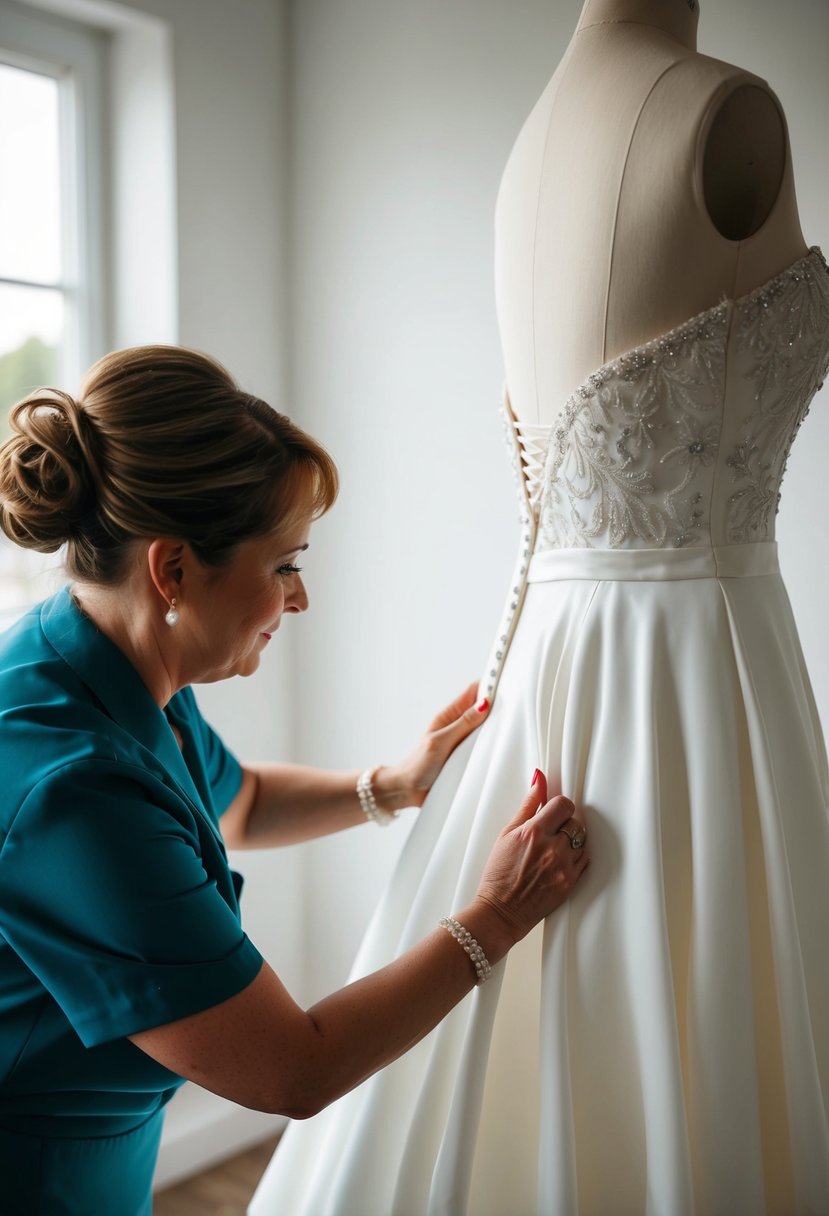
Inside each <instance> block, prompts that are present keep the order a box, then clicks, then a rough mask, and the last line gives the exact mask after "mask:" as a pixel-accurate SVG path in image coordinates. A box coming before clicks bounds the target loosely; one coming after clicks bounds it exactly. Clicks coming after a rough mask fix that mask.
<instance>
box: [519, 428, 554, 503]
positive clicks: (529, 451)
mask: <svg viewBox="0 0 829 1216" xmlns="http://www.w3.org/2000/svg"><path fill="white" fill-rule="evenodd" d="M513 426H514V427H515V437H516V439H517V440H518V446H519V447H520V449H521V460H522V464H523V466H524V479H525V482H526V486H527V497H528V498H529V500H530V506H531V507H532V509H533V512H534V513H535V512H536V511H537V508H538V504H539V502H540V500H541V494H542V491H543V489H544V466H545V464H546V461H547V451H548V449H549V446H550V431H551V429H552V428H551V427H550V426H542V425H540V424H539V423H534V422H519V421H518V419H517V418H516V419H514V421H513Z"/></svg>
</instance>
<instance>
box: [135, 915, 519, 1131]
mask: <svg viewBox="0 0 829 1216" xmlns="http://www.w3.org/2000/svg"><path fill="white" fill-rule="evenodd" d="M457 916H458V919H459V920H460V921H461V923H463V924H465V925H466V926H467V927H468V929H469V930H470V932H471V933H472V934H473V935H474V936H475V937H476V939H477V940H478V941H479V942H480V944H481V946H482V947H483V949H484V950H485V951H486V953H487V955H488V956H489V958H490V961H491V962H493V963H495V962H497V961H498V959H500V958H502V957H503V955H504V954H505V953H506V951H507V950H508V949H509V947H510V945H511V944H512V941H513V940H514V933H513V932H512V931H511V929H510V926H509V925H508V924H507V923H506V922H505V920H504V918H503V916H502V915H501V914H500V913H499V912H498V911H497V910H496V909H494V908H493V907H492V906H490V905H489V904H488V903H487V902H486V901H485V900H482V899H476V900H475V901H474V902H473V903H471V904H469V905H468V906H467V907H466V908H464V909H462V910H460V911H459V912H457ZM475 983H476V973H475V969H474V966H473V964H472V963H471V961H470V959H469V958H468V956H467V955H465V954H464V952H463V949H462V948H461V947H460V946H459V945H458V943H457V942H456V941H454V940H453V939H452V937H451V936H450V935H449V934H448V933H447V932H446V931H445V930H444V929H440V928H436V929H435V930H434V931H433V932H432V933H430V934H429V935H428V937H426V938H425V939H424V940H423V941H421V942H419V943H418V944H417V945H415V946H413V947H412V948H411V949H410V950H408V951H406V953H405V954H404V955H402V956H401V957H400V958H398V959H396V960H395V961H394V962H392V963H390V964H389V965H388V966H386V967H383V968H382V969H381V970H380V971H376V972H374V973H372V974H371V975H368V976H366V977H365V978H364V979H361V980H358V981H356V982H355V983H353V984H350V985H349V986H348V987H347V988H342V989H340V990H339V991H337V992H334V993H332V994H331V995H330V996H327V997H325V998H324V999H323V1000H322V1001H319V1002H318V1003H317V1004H316V1005H314V1006H313V1007H312V1008H311V1009H309V1010H307V1011H303V1010H302V1009H301V1008H300V1007H299V1006H297V1005H296V1004H295V1002H294V1001H293V1000H292V999H291V997H290V995H289V994H288V993H287V991H286V990H285V988H284V986H283V985H282V983H281V982H280V980H279V978H278V977H277V976H276V975H275V974H274V972H273V971H271V969H270V968H269V967H268V966H267V965H264V966H263V967H262V969H261V971H260V972H259V975H258V976H257V977H256V979H255V980H254V981H253V982H252V983H251V984H250V985H249V986H248V987H247V988H246V989H244V991H242V992H241V993H239V994H237V995H236V996H234V997H231V998H230V999H229V1000H227V1001H225V1002H223V1003H222V1004H220V1005H217V1006H214V1007H213V1008H211V1009H206V1010H204V1011H202V1012H201V1013H197V1014H193V1015H191V1016H190V1017H186V1018H182V1019H181V1020H180V1021H178V1022H173V1023H170V1024H168V1025H166V1026H159V1027H155V1028H154V1029H152V1030H146V1031H142V1032H140V1033H138V1034H135V1035H132V1036H130V1037H131V1039H132V1041H133V1042H134V1043H135V1044H136V1046H138V1047H140V1048H141V1050H142V1051H145V1052H147V1054H148V1055H150V1056H152V1057H153V1059H155V1060H157V1061H158V1062H159V1063H161V1064H163V1065H164V1066H165V1067H166V1068H169V1069H171V1070H172V1071H173V1072H176V1073H178V1074H179V1075H180V1076H183V1077H187V1078H188V1079H190V1080H191V1081H195V1082H196V1083H197V1084H199V1085H202V1086H204V1087H205V1088H206V1089H210V1090H212V1091H213V1092H214V1093H217V1094H220V1095H222V1096H223V1097H225V1098H230V1099H231V1100H232V1101H234V1102H238V1103H240V1104H241V1105H243V1106H248V1107H251V1108H253V1109H256V1110H262V1111H268V1112H272V1113H278V1114H285V1115H289V1116H291V1117H292V1118H297V1119H304V1118H308V1117H310V1116H311V1115H314V1114H316V1113H317V1111H319V1110H321V1109H322V1108H323V1107H325V1106H327V1105H328V1104H329V1103H331V1102H333V1101H335V1100H336V1099H337V1098H339V1097H341V1096H342V1095H343V1094H344V1093H347V1092H348V1091H349V1090H351V1089H353V1088H354V1087H355V1086H356V1085H359V1084H360V1083H361V1082H362V1081H364V1080H366V1078H368V1077H370V1076H371V1075H372V1074H373V1073H375V1072H377V1071H378V1070H379V1069H381V1068H383V1067H384V1066H385V1065H386V1064H389V1063H391V1062H392V1061H393V1060H396V1059H397V1058H398V1057H399V1056H401V1055H403V1053H404V1052H405V1051H407V1050H408V1049H409V1048H410V1047H412V1046H413V1045H414V1044H415V1043H417V1042H418V1041H419V1040H420V1039H422V1038H423V1037H424V1036H425V1035H427V1034H428V1033H429V1032H430V1031H431V1030H433V1029H434V1027H435V1026H436V1025H437V1024H438V1023H439V1022H440V1021H441V1019H442V1018H444V1017H445V1016H446V1014H447V1013H449V1011H450V1010H451V1009H452V1008H454V1006H455V1005H457V1003H458V1002H459V1001H460V1000H462V999H463V997H464V996H465V995H466V994H467V993H468V992H469V991H470V990H471V989H472V988H473V987H474V985H475Z"/></svg>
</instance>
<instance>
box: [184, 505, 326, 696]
mask: <svg viewBox="0 0 829 1216" xmlns="http://www.w3.org/2000/svg"><path fill="white" fill-rule="evenodd" d="M310 526H311V525H310V522H309V521H306V522H304V523H300V524H297V525H294V526H293V527H291V528H290V529H289V530H287V531H284V530H283V531H280V532H278V533H274V534H271V535H269V536H264V537H260V538H257V539H256V540H250V541H245V542H244V543H243V544H242V545H240V546H239V549H238V552H237V554H236V557H235V558H234V560H233V562H232V564H231V565H230V566H228V567H227V568H226V569H223V570H222V571H221V572H220V573H219V575H218V576H217V575H216V573H215V572H212V574H211V573H209V572H205V581H204V585H203V587H202V588H201V589H200V596H199V598H200V599H201V602H200V603H199V604H198V606H197V621H198V623H197V625H196V629H197V630H198V634H197V637H196V638H194V641H195V642H196V645H197V648H198V656H197V658H196V666H197V667H198V668H199V669H200V674H199V675H198V676H197V677H196V679H197V680H198V682H200V683H207V682H210V681H214V680H223V679H226V678H227V677H228V676H232V675H239V676H249V675H251V674H252V673H253V672H254V671H256V669H257V667H258V666H259V658H260V656H261V654H262V651H263V650H264V649H265V647H266V646H267V645H268V642H269V641H270V639H271V636H272V634H274V633H275V632H276V630H277V629H278V628H279V623H280V621H281V619H282V615H283V613H285V612H304V611H305V609H306V608H307V607H308V596H307V595H306V593H305V587H304V586H303V584H302V578H301V577H300V574H299V568H298V559H299V557H300V554H301V553H302V552H303V550H305V549H306V548H307V547H308V533H309V531H310Z"/></svg>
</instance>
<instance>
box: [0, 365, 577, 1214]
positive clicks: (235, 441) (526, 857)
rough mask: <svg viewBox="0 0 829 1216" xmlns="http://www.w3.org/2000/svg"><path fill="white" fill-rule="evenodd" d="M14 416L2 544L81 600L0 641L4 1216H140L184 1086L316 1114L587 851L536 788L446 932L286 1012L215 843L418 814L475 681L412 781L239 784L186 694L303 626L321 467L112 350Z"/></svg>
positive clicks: (391, 1047)
mask: <svg viewBox="0 0 829 1216" xmlns="http://www.w3.org/2000/svg"><path fill="white" fill-rule="evenodd" d="M11 423H12V432H13V434H12V438H11V439H9V440H8V441H7V442H6V443H5V444H4V445H3V447H2V448H0V502H1V503H2V526H3V530H4V531H5V533H6V535H7V536H8V537H10V538H11V539H12V540H13V541H15V542H16V543H18V544H21V545H24V546H26V547H28V548H33V549H37V550H40V551H44V552H54V551H56V550H57V549H59V548H61V547H62V546H65V563H66V568H67V571H68V574H69V575H70V577H71V580H72V581H71V584H70V586H69V587H68V588H64V589H63V590H62V591H60V592H58V594H57V595H55V596H53V597H52V598H51V599H49V600H47V601H46V602H45V603H44V604H41V605H39V606H38V607H36V608H35V609H33V610H32V611H31V612H29V613H28V614H27V615H26V616H25V617H24V618H23V619H22V620H21V621H20V622H18V623H17V625H15V626H14V627H13V628H12V629H11V630H9V631H8V632H7V633H6V634H5V635H4V637H3V638H2V640H0V771H2V773H3V778H4V779H3V792H2V795H0V831H2V835H0V934H2V937H0V1174H2V1177H3V1180H4V1181H3V1188H4V1195H3V1204H4V1206H3V1211H4V1213H5V1214H6V1216H15V1214H17V1213H21V1214H22V1213H25V1214H26V1216H31V1214H32V1213H35V1212H48V1213H50V1214H55V1213H85V1214H89V1213H93V1212H94V1213H103V1212H114V1211H117V1212H118V1213H119V1216H132V1214H138V1213H148V1212H149V1211H150V1186H151V1180H152V1173H153V1166H154V1163H155V1158H156V1154H157V1149H158V1141H159V1136H160V1131H161V1118H162V1110H163V1107H164V1104H165V1102H166V1101H167V1100H168V1099H169V1098H170V1096H171V1095H172V1094H173V1092H174V1091H175V1089H176V1088H177V1086H179V1085H180V1084H181V1083H182V1080H183V1079H184V1078H189V1079H191V1080H193V1081H196V1082H197V1083H198V1084H200V1085H202V1086H204V1087H205V1088H207V1089H210V1090H213V1091H214V1092H215V1093H218V1094H222V1095H223V1096H225V1097H228V1098H231V1099H233V1100H234V1101H236V1102H239V1103H241V1104H242V1105H245V1106H249V1107H253V1108H255V1109H258V1110H263V1111H274V1112H281V1113H284V1114H287V1115H291V1116H293V1117H298V1118H303V1117H305V1116H308V1115H311V1114H313V1113H314V1112H315V1111H318V1110H319V1109H320V1108H321V1107H323V1106H325V1105H326V1104H328V1103H330V1102H332V1101H333V1100H334V1099H335V1098H337V1097H339V1096H340V1095H341V1094H343V1093H345V1092H346V1091H348V1090H349V1089H351V1088H353V1087H354V1086H355V1085H358V1084H359V1083H360V1082H361V1081H363V1080H365V1078H367V1077H369V1076H370V1075H371V1074H372V1073H374V1072H376V1071H377V1070H378V1069H380V1068H382V1067H383V1066H384V1065H386V1064H388V1063H389V1062H390V1061H392V1060H394V1059H396V1058H397V1057H398V1056H400V1055H401V1054H402V1053H403V1052H405V1051H406V1050H407V1049H408V1048H409V1047H411V1046H412V1045H413V1044H414V1043H416V1042H417V1041H418V1040H419V1039H421V1038H422V1037H423V1036H424V1035H426V1034H428V1032H429V1031H430V1030H431V1029H432V1028H433V1027H434V1026H435V1025H436V1024H437V1023H438V1022H439V1021H440V1020H441V1019H442V1018H443V1017H444V1016H445V1015H446V1014H447V1013H448V1012H449V1011H450V1009H452V1008H453V1007H454V1006H455V1005H456V1004H457V1003H458V1002H459V1001H460V1000H461V999H462V998H463V997H464V996H465V995H466V994H467V993H468V992H469V991H470V990H471V989H472V987H474V985H475V983H476V981H477V982H481V981H482V980H484V979H486V978H487V976H488V974H489V970H490V966H491V964H493V963H496V962H497V961H498V960H500V959H501V958H502V957H503V956H504V955H505V954H506V952H507V951H508V950H509V949H510V947H511V946H512V945H513V944H514V943H515V942H517V941H518V940H520V939H521V938H522V937H524V936H525V935H526V933H527V932H528V931H529V930H530V929H531V928H532V927H533V925H535V924H536V923H537V922H538V921H540V920H541V919H542V918H543V917H544V916H546V915H547V914H549V913H550V912H552V911H553V910H554V909H555V908H556V907H557V906H558V905H559V904H560V903H561V902H562V901H563V900H564V898H565V897H566V896H567V895H568V894H569V892H570V891H571V890H572V888H573V886H574V884H575V882H576V881H577V880H578V878H579V876H580V875H581V874H582V873H583V872H584V869H585V867H586V865H587V864H588V852H587V849H586V848H585V847H584V841H585V834H584V829H583V826H582V825H581V823H580V822H579V821H578V820H577V819H576V818H575V817H574V815H573V810H574V808H573V806H572V803H570V802H569V801H568V800H567V799H566V798H562V797H558V798H554V799H552V800H551V801H549V802H548V801H547V792H546V782H545V779H544V777H543V775H542V774H540V773H538V772H536V774H535V775H534V777H533V785H532V788H531V790H530V793H529V794H528V796H527V798H526V799H525V801H524V803H523V805H522V806H521V807H520V809H519V811H518V813H517V814H516V815H515V817H514V818H513V819H512V820H511V822H509V823H508V824H507V826H506V828H505V829H504V831H503V832H502V834H501V836H500V838H499V839H498V841H497V843H496V845H495V847H494V849H493V851H492V853H491V855H490V858H489V861H488V863H487V866H486V868H485V870H484V874H483V877H482V879H481V882H480V886H479V889H478V893H477V896H476V898H475V899H474V900H473V901H472V902H471V903H470V904H468V905H467V906H466V907H464V908H460V909H457V910H455V916H456V918H457V919H455V916H452V917H447V918H445V919H444V921H442V922H441V924H440V925H439V926H436V928H435V930H434V932H433V933H431V934H430V935H429V936H428V937H427V938H426V939H425V940H424V941H422V942H420V943H419V944H418V945H417V946H415V947H414V948H412V949H411V950H409V951H408V953H406V954H405V955H403V956H402V957H401V958H400V959H398V960H397V961H395V962H394V963H392V964H391V965H389V966H388V967H385V968H384V969H383V970H381V971H379V972H376V973H374V974H372V975H369V976H368V977H367V978H365V979H363V980H361V981H360V982H358V983H356V984H352V985H350V986H349V987H347V988H345V989H343V990H342V991H339V992H335V993H334V994H332V995H331V996H329V997H327V998H326V999H325V1000H323V1001H321V1002H319V1004H317V1005H315V1006H314V1007H313V1008H312V1009H309V1010H307V1011H304V1010H302V1009H300V1008H299V1007H298V1006H297V1005H296V1004H295V1002H294V1001H293V1000H292V999H291V997H290V995H289V993H288V992H287V991H286V990H285V988H284V987H283V985H282V984H281V982H280V980H279V977H278V976H277V975H276V974H275V973H274V971H273V970H272V969H271V968H270V967H269V966H268V964H267V963H265V962H263V960H262V957H261V955H260V954H259V953H258V951H257V950H256V948H255V946H254V945H253V944H252V942H250V940H249V939H248V938H247V937H246V935H245V934H244V933H243V932H242V929H241V927H240V921H239V906H238V894H239V888H240V885H241V884H240V882H239V880H238V876H236V875H234V874H233V873H232V872H231V870H230V869H229V867H228V864H227V859H226V854H225V849H226V847H232V848H248V847H257V846H265V847H267V846H273V845H276V844H283V843H293V842H296V841H300V840H306V839H310V838H312V837H315V836H320V835H323V834H325V833H328V832H333V831H337V830H339V829H341V828H345V827H349V826H351V825H354V824H357V823H360V822H362V821H364V820H365V819H366V817H368V818H372V819H376V820H379V821H381V822H382V821H385V820H387V819H388V818H389V817H390V816H391V815H393V814H394V812H395V811H396V810H397V808H399V807H402V806H410V805H421V804H422V803H423V801H424V799H425V797H426V794H427V792H428V790H429V788H430V786H431V785H432V783H433V781H434V780H435V777H436V776H437V773H438V772H439V771H440V768H441V766H442V765H443V763H444V761H445V760H446V758H447V756H448V755H449V754H450V753H451V751H452V750H453V749H454V747H455V746H456V745H457V744H458V743H459V742H460V741H461V740H462V739H463V738H465V737H466V736H467V735H468V734H469V733H470V732H471V731H472V730H474V729H475V727H476V725H477V724H478V723H479V722H480V721H482V720H483V718H484V717H485V715H486V709H487V705H486V703H485V702H482V703H480V704H478V705H477V706H476V705H475V704H474V695H473V689H472V688H470V689H468V690H467V691H466V692H465V693H463V694H462V695H461V696H460V697H459V698H458V699H457V700H456V701H455V702H453V704H452V705H451V706H449V707H448V708H447V709H446V710H444V711H443V713H441V714H439V715H438V717H437V718H436V719H435V721H434V722H433V723H432V726H431V727H430V729H429V731H428V732H427V734H426V736H425V737H424V739H423V740H422V741H421V743H420V744H419V745H418V746H417V747H416V748H415V750H414V751H413V752H412V754H411V755H410V756H409V757H408V758H407V759H406V760H404V761H403V762H402V763H401V764H398V765H394V766H388V767H381V768H380V769H377V770H375V771H374V772H373V773H371V772H369V773H366V774H363V775H362V776H361V777H360V778H359V779H357V776H356V774H339V773H325V772H318V771H316V770H313V769H306V768H297V767H291V766H279V765H250V766H247V767H244V768H243V767H241V766H240V765H239V764H238V763H237V761H236V760H235V758H234V757H233V756H232V755H231V754H230V753H229V752H228V751H227V749H226V748H225V747H224V745H223V744H222V742H221V740H220V739H219V738H218V737H217V735H216V734H215V733H214V732H213V731H212V730H211V729H210V727H209V726H207V724H206V723H205V722H204V720H203V718H202V717H201V715H200V713H199V711H198V708H197V706H196V703H195V700H194V698H193V694H192V692H191V690H190V687H189V685H190V684H191V683H194V682H204V681H214V680H220V679H225V678H227V677H229V676H231V675H249V674H251V673H252V672H253V671H255V670H256V668H257V667H258V665H259V658H260V655H261V653H262V650H263V649H264V647H265V646H266V645H267V644H268V642H269V641H270V638H271V636H272V634H273V633H274V632H275V630H276V629H277V628H278V627H279V624H280V622H281V618H282V616H283V614H284V613H297V612H302V611H304V610H305V608H306V607H307V606H308V600H307V596H306V593H305V589H304V587H303V584H302V580H301V578H300V570H299V567H298V566H297V565H296V559H297V558H298V556H299V554H300V553H301V552H302V551H304V550H305V549H306V548H307V547H308V537H309V530H310V526H311V523H312V522H313V520H315V519H316V518H318V517H319V516H320V515H321V514H322V513H323V512H324V511H326V510H327V509H328V508H329V507H330V506H331V504H332V503H333V501H334V498H335V496H336V492H337V474H336V470H335V468H334V466H333V464H332V462H331V459H330V457H329V456H328V455H327V453H326V452H325V451H324V450H323V449H322V448H321V447H320V446H319V445H318V444H317V443H315V442H314V441H313V440H312V439H310V438H309V437H308V436H307V435H305V434H304V433H303V432H302V431H300V430H299V429H298V428H297V427H296V426H294V425H293V424H292V423H291V422H290V421H289V420H288V419H286V418H284V417H282V416H280V415H279V414H277V413H275V412H274V411H273V410H272V409H271V408H270V407H269V406H267V405H266V404H265V403H264V402H262V401H260V400H258V399H256V398H254V397H251V396H249V395H248V394H246V393H244V392H242V391H241V390H240V389H239V388H238V387H237V386H236V385H235V383H234V382H233V381H232V379H231V378H230V376H229V375H228V374H227V372H226V371H225V370H224V369H223V368H221V367H220V366H219V365H218V364H216V363H214V362H213V361H212V360H210V359H208V358H207V357H205V356H204V355H201V354H197V353H196V352H193V351H188V350H182V349H179V348H175V347H159V346H155V347H139V348H135V349H131V350H125V351H120V352H116V353H115V354H112V355H109V356H107V357H106V358H104V359H102V360H100V361H99V362H98V363H97V364H95V366H94V367H93V368H92V369H91V371H90V372H89V373H88V375H87V377H86V380H85V383H84V385H83V387H82V390H81V395H80V398H79V400H78V401H75V400H73V399H72V398H71V397H70V396H68V395H66V394H64V393H60V392H54V391H44V392H40V393H36V394H35V395H34V396H32V397H29V398H26V399H25V400H24V401H22V402H20V403H19V404H18V405H17V406H15V407H14V409H13V410H12V415H11ZM220 821H221V826H220ZM451 911H452V909H447V913H449V912H451ZM453 939H454V940H453ZM460 947H463V950H462V949H461V948H460ZM464 954H466V957H465V956H464Z"/></svg>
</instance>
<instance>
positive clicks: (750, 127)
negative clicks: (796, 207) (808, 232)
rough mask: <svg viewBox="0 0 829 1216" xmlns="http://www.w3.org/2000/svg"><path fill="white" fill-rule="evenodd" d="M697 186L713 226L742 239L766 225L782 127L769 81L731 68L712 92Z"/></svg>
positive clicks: (781, 168) (780, 172)
mask: <svg viewBox="0 0 829 1216" xmlns="http://www.w3.org/2000/svg"><path fill="white" fill-rule="evenodd" d="M701 137H702V138H701V148H700V155H701V158H702V165H701V171H702V187H703V195H704V198H705V205H706V207H707V209H708V213H709V215H710V217H711V220H712V221H713V223H714V225H715V227H716V228H717V230H718V231H719V232H720V233H721V234H722V235H723V236H724V237H727V238H728V239H729V240H732V241H734V240H745V239H746V238H747V237H750V236H751V235H752V234H753V233H755V232H757V231H758V229H759V228H761V227H762V225H763V224H764V223H765V221H766V219H767V218H768V216H769V214H770V213H771V210H772V208H773V206H774V203H775V200H776V199H777V196H778V193H779V191H780V188H781V186H782V184H783V177H784V174H785V171H786V158H787V150H788V149H787V143H788V137H787V131H786V120H785V118H784V115H783V110H782V107H781V105H780V102H779V101H778V99H777V97H776V96H775V94H774V93H773V92H772V90H771V89H770V88H769V86H768V84H767V83H766V82H765V81H764V80H762V79H760V78H759V77H757V76H752V75H750V74H749V73H747V72H741V71H739V69H734V74H733V75H732V76H730V77H727V78H726V79H725V80H724V81H723V82H722V83H721V85H720V87H719V88H718V89H716V90H715V93H714V95H713V97H712V98H711V103H710V105H709V107H708V110H707V113H706V116H705V120H704V125H703V127H702V130H701Z"/></svg>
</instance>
